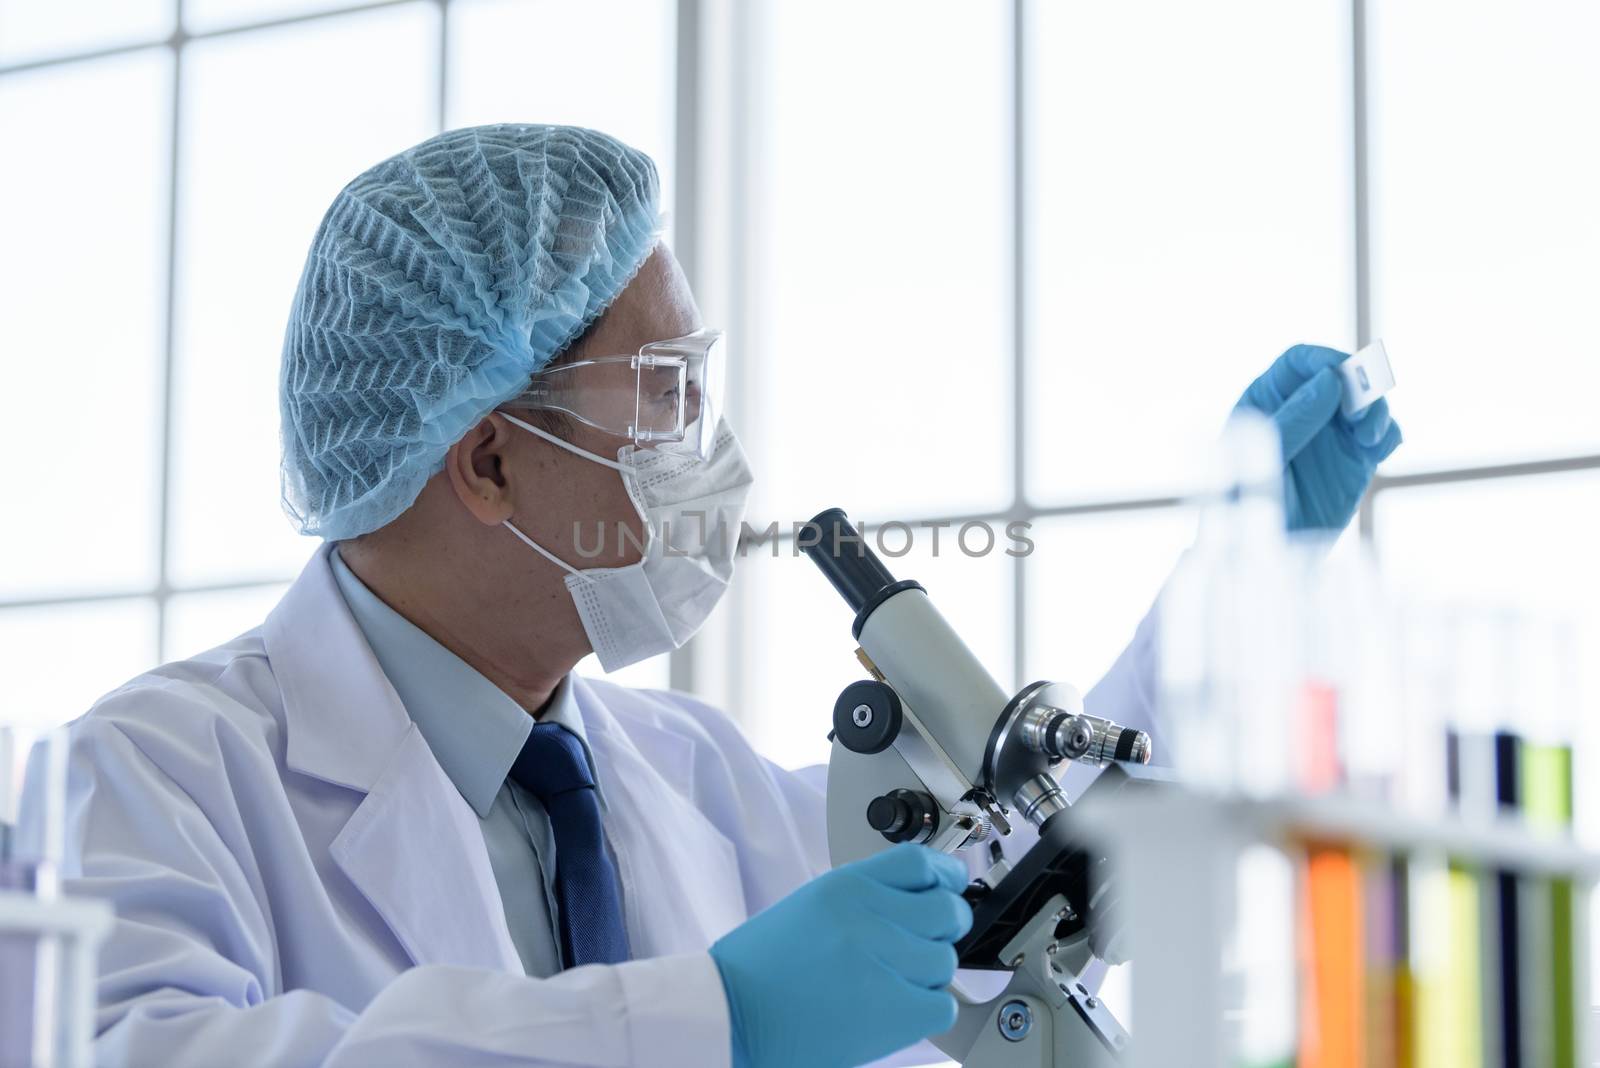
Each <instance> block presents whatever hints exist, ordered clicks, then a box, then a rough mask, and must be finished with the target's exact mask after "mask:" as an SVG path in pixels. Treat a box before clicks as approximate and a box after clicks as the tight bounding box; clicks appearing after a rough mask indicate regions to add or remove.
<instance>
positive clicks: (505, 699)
mask: <svg viewBox="0 0 1600 1068" xmlns="http://www.w3.org/2000/svg"><path fill="white" fill-rule="evenodd" d="M328 566H329V569H330V570H331V571H332V572H333V581H334V584H335V585H336V586H337V587H338V588H339V593H340V596H342V597H343V598H344V602H345V605H346V606H347V607H348V608H349V609H350V614H351V616H352V617H353V618H354V619H355V622H356V626H358V627H360V628H361V633H362V635H363V636H364V637H365V638H366V639H367V644H368V646H370V647H371V649H372V654H373V656H375V657H376V658H377V661H378V666H379V669H380V670H382V671H383V674H384V677H385V678H387V679H388V680H389V683H390V685H392V686H393V687H394V690H395V693H396V694H397V695H398V696H399V698H400V703H401V704H402V705H403V706H404V707H405V710H406V712H407V714H408V715H410V717H411V719H412V722H414V723H416V725H417V728H418V729H419V730H421V731H422V737H423V738H424V739H425V740H426V741H427V743H428V748H429V749H432V750H433V755H434V756H435V757H436V758H437V759H438V761H439V764H440V766H441V767H443V768H444V771H445V774H446V775H448V776H450V781H451V782H453V783H454V784H455V786H456V789H457V790H460V791H461V796H462V797H464V798H466V799H467V803H468V804H469V805H471V806H472V809H473V811H474V812H476V813H477V814H478V818H479V819H487V818H488V815H489V810H490V809H491V808H493V807H494V799H495V796H496V795H497V794H499V792H500V789H501V787H502V786H504V785H505V781H506V776H507V775H508V774H510V772H511V765H512V764H513V763H515V762H516V759H517V754H518V753H520V752H521V751H522V746H523V743H525V742H526V741H527V740H528V734H529V732H530V731H532V729H533V724H534V717H532V716H530V715H528V713H527V711H526V710H525V709H523V707H522V706H521V705H519V704H517V702H516V701H515V700H513V699H512V697H511V696H510V695H509V694H507V693H506V692H505V691H504V690H502V689H500V688H499V687H498V686H496V685H495V684H494V683H492V682H490V681H489V679H488V678H486V677H485V676H484V675H483V673H482V672H480V671H478V669H477V668H475V667H473V666H472V665H471V664H469V663H467V662H466V661H465V660H463V659H462V658H461V657H459V656H457V655H456V654H455V653H453V652H451V651H450V650H449V649H448V648H446V647H445V645H444V644H443V643H442V642H440V641H439V640H438V639H436V638H434V637H433V636H432V635H431V634H429V633H427V632H426V631H424V630H423V629H422V628H421V627H418V626H417V625H416V624H415V623H412V622H411V621H410V620H409V619H407V618H406V617H405V616H402V615H401V614H400V613H399V612H396V611H395V610H394V609H393V608H391V607H390V606H389V605H387V604H385V603H384V601H383V599H382V598H381V597H379V596H378V595H377V594H376V593H374V592H372V590H371V589H369V588H368V586H367V584H366V583H364V582H362V581H361V579H360V578H359V577H358V576H357V575H356V573H355V572H353V571H351V570H350V565H349V564H347V563H346V562H345V560H344V558H343V557H342V556H341V555H340V554H339V550H338V548H337V547H336V548H334V549H333V551H332V552H330V553H329V554H328ZM538 722H540V723H554V724H556V725H557V726H559V727H565V728H566V729H567V730H568V731H570V732H571V733H572V734H573V735H574V736H576V737H577V739H578V742H579V744H580V745H582V747H583V752H584V759H585V760H587V761H588V763H589V775H590V777H591V778H593V779H594V780H595V793H596V795H598V797H599V799H600V804H601V806H602V807H604V805H605V790H604V787H603V786H602V785H601V783H600V773H599V771H598V770H597V769H596V768H595V762H594V754H593V753H592V752H591V751H590V749H589V739H588V737H587V735H586V733H585V731H584V726H583V717H582V716H581V715H580V714H579V712H578V708H577V704H576V702H575V701H574V700H573V697H572V682H571V676H570V675H569V676H566V677H564V678H563V679H562V680H561V682H560V683H559V684H557V686H556V688H555V690H554V691H553V692H552V693H551V695H550V700H549V702H548V703H547V704H546V706H545V708H544V710H543V711H542V712H541V713H540V714H539V717H538Z"/></svg>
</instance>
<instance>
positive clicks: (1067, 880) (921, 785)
mask: <svg viewBox="0 0 1600 1068" xmlns="http://www.w3.org/2000/svg"><path fill="white" fill-rule="evenodd" d="M810 535H815V538H814V540H813V537H811V536H810ZM800 547H801V549H802V550H803V551H804V552H805V553H806V554H807V555H808V556H809V557H810V558H811V560H812V562H814V563H815V564H816V565H817V567H818V568H819V569H820V570H821V571H822V573H823V574H824V575H825V576H827V578H828V580H829V581H830V582H831V583H832V584H833V586H834V588H835V589H836V590H837V591H838V592H839V594H840V595H841V596H842V597H843V598H844V600H845V603H846V604H848V605H849V606H850V609H851V611H853V612H854V613H855V622H854V625H853V627H852V633H853V635H854V637H855V639H856V641H857V643H858V646H859V647H858V648H857V650H856V656H857V658H858V659H859V660H860V661H861V666H862V667H863V668H865V669H866V674H867V676H868V677H867V678H864V679H862V680H860V681H858V682H853V683H851V684H850V685H848V686H846V687H845V688H844V690H843V691H842V692H841V693H840V694H839V697H838V700H837V701H836V702H835V704H834V708H833V731H832V734H831V736H830V737H831V738H832V742H833V747H832V752H831V755H830V758H829V763H828V798H827V818H828V845H829V851H830V853H831V856H832V860H833V863H834V864H836V865H837V864H845V863H848V862H850V861H853V860H859V859H861V858H863V857H867V856H870V855H872V854H873V853H876V852H879V851H881V850H883V849H887V848H889V847H890V846H891V845H893V844H895V843H899V842H919V843H922V844H925V845H927V846H929V847H931V848H933V849H938V850H941V851H943V852H945V853H952V854H957V855H963V856H967V857H972V858H976V859H974V860H969V867H971V868H974V869H975V870H977V871H978V872H979V874H978V876H977V877H976V878H975V879H974V881H973V882H972V883H971V884H970V885H969V886H968V888H967V890H966V892H965V896H966V898H967V901H968V903H969V904H971V906H972V912H973V925H972V930H971V931H970V932H969V933H968V934H967V936H966V937H965V938H964V939H962V941H961V942H959V943H958V944H957V945H956V951H957V953H958V955H959V958H960V963H961V967H962V968H963V969H970V970H981V971H990V972H1008V973H1010V979H1009V982H1008V983H1007V984H1006V985H1005V987H1004V989H1003V990H1002V991H1001V992H1000V993H999V994H998V995H997V996H994V997H990V998H986V999H985V998H978V997H975V996H973V995H971V994H969V993H968V992H967V991H966V990H965V989H964V987H963V984H962V981H961V979H960V978H959V977H958V979H957V982H956V984H955V986H954V987H953V988H952V993H954V994H955V996H956V1000H957V1004H958V1006H959V1013H958V1016H957V1021H956V1025H955V1026H954V1027H953V1028H951V1029H950V1030H949V1031H947V1032H946V1033H944V1034H942V1035H937V1036H935V1037H934V1039H933V1041H934V1043H935V1045H937V1046H938V1047H939V1048H940V1049H941V1050H943V1051H944V1052H945V1053H946V1054H947V1055H948V1056H950V1057H952V1058H954V1059H956V1060H958V1061H960V1062H961V1063H962V1064H963V1065H964V1066H965V1068H999V1066H1002V1065H1003V1066H1006V1068H1017V1066H1023V1065H1026V1066H1037V1068H1110V1066H1114V1065H1117V1064H1119V1063H1120V1062H1121V1060H1122V1058H1121V1057H1120V1056H1119V1053H1120V1051H1121V1050H1122V1049H1123V1048H1124V1047H1125V1046H1126V1045H1127V1042H1128V1035H1127V1032H1125V1031H1124V1030H1123V1029H1122V1027H1121V1025H1120V1024H1119V1023H1118V1022H1117V1020H1116V1019H1115V1017H1113V1016H1112V1014H1111V1013H1110V1011H1109V1010H1108V1009H1107V1008H1106V1007H1105V1005H1104V1003H1102V1002H1101V1001H1100V1000H1099V999H1098V998H1097V997H1096V996H1095V994H1094V991H1093V989H1092V988H1091V985H1090V983H1089V982H1088V981H1087V974H1086V973H1087V972H1088V969H1089V968H1090V967H1091V965H1092V964H1093V962H1094V961H1095V960H1096V959H1099V960H1103V961H1105V962H1107V963H1109V964H1119V963H1122V961H1123V960H1125V959H1126V954H1125V944H1124V943H1125V940H1124V939H1123V937H1122V936H1121V934H1120V931H1121V928H1120V920H1119V917H1118V907H1117V906H1118V892H1117V884H1116V881H1115V879H1114V878H1112V877H1111V874H1110V872H1109V867H1110V865H1109V862H1108V860H1107V857H1106V855H1105V853H1104V851H1103V850H1101V849H1097V848H1096V847H1095V842H1097V841H1103V840H1104V828H1092V829H1091V828H1088V827H1086V826H1085V825H1084V824H1083V822H1082V820H1081V819H1078V818H1076V816H1077V814H1076V811H1075V807H1074V806H1069V804H1068V801H1067V798H1066V796H1065V794H1064V793H1063V792H1062V789H1061V786H1060V783H1059V782H1058V781H1057V777H1056V774H1055V772H1056V771H1057V769H1059V768H1061V767H1062V765H1064V764H1066V763H1067V762H1070V761H1076V762H1080V763H1086V764H1089V765H1092V766H1094V767H1098V768H1102V769H1103V770H1102V771H1101V773H1100V775H1099V777H1098V778H1096V779H1095V781H1094V782H1093V783H1092V784H1091V785H1090V786H1089V788H1088V790H1087V791H1086V792H1085V794H1084V799H1088V798H1090V797H1094V798H1096V799H1099V798H1101V797H1109V796H1113V795H1116V794H1118V793H1120V792H1123V791H1134V790H1144V789H1150V788H1153V787H1155V786H1156V785H1157V784H1160V783H1163V782H1164V781H1165V779H1164V777H1163V776H1162V775H1161V774H1160V773H1158V772H1157V771H1156V770H1155V769H1152V768H1149V767H1147V765H1148V763H1149V760H1150V756H1151V743H1150V737H1149V735H1147V734H1145V733H1144V732H1143V731H1138V730H1131V729H1128V728H1124V727H1121V726H1119V725H1118V724H1116V723H1112V722H1110V721H1108V720H1105V719H1100V718H1097V717H1095V716H1091V715H1088V714H1086V713H1085V712H1084V710H1083V701H1082V698H1081V697H1080V696H1079V695H1078V693H1077V691H1076V690H1074V689H1073V688H1072V687H1071V686H1068V685H1066V684H1064V683H1059V682H1035V683H1032V684H1030V685H1028V686H1025V687H1023V688H1022V689H1021V690H1020V691H1018V692H1017V693H1015V694H1008V693H1007V692H1006V691H1005V690H1004V689H1002V688H1001V687H1000V685H999V684H998V683H997V682H995V680H994V679H993V677H992V676H990V674H989V673H988V671H987V670H985V668H984V667H983V665H982V664H981V663H979V661H978V658H977V657H975V656H974V655H973V654H972V652H971V650H969V649H968V648H967V646H966V644H965V643H964V642H963V641H962V640H961V638H960V637H959V636H958V635H957V634H956V632H955V630H954V629H952V628H951V626H950V624H949V623H947V622H946V621H945V619H944V617H943V616H942V615H940V614H939V611H938V609H936V608H935V607H934V606H933V602H932V601H931V600H929V598H928V595H927V591H926V590H924V589H923V587H922V586H921V585H920V584H919V583H917V582H915V581H912V580H909V579H901V580H896V579H895V577H894V576H893V575H891V574H890V573H889V571H888V569H887V568H886V567H885V566H884V565H883V562H882V561H881V560H879V559H878V557H877V556H876V555H875V554H874V553H873V552H872V550H871V548H869V547H868V546H867V544H866V542H865V540H864V539H863V538H862V536H861V535H860V533H859V532H858V531H857V530H856V528H855V527H854V526H852V525H851V523H850V520H849V518H848V517H847V516H846V515H845V513H844V512H843V511H841V510H839V509H837V508H832V509H829V510H827V511H825V512H822V513H821V514H819V515H818V516H816V517H815V518H814V519H812V520H811V530H810V531H809V534H808V537H807V538H806V539H804V541H802V542H800ZM1100 811H1104V810H1103V809H1102V810H1100ZM1099 818H1101V817H1096V819H1099ZM1024 825H1028V826H1031V827H1033V828H1035V829H1036V830H1037V832H1038V839H1037V841H1036V842H1035V843H1034V844H1033V845H1032V846H1031V847H1028V848H1027V849H1026V851H1025V852H1022V853H1021V855H1020V856H1014V857H1013V858H1011V859H1010V860H1008V859H1007V857H1006V850H1005V849H1004V848H1003V843H1005V842H1006V841H1007V840H1011V841H1018V840H1020V839H1021V838H1024V837H1026V836H1025V835H1022V834H1020V833H1019V832H1020V831H1021V828H1022V827H1023V826H1024ZM1091 831H1092V832H1098V833H1091ZM1013 835H1017V838H1012V836H1013ZM1013 852H1014V851H1013Z"/></svg>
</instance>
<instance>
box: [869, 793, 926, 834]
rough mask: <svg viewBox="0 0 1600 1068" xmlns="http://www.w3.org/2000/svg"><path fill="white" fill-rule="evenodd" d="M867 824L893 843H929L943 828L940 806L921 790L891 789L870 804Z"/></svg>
mask: <svg viewBox="0 0 1600 1068" xmlns="http://www.w3.org/2000/svg"><path fill="white" fill-rule="evenodd" d="M867 823H868V824H870V825H871V827H872V829H873V830H875V831H877V832H878V833H879V834H881V835H883V836H884V838H886V839H888V840H889V841H891V842H926V841H927V840H928V839H930V838H932V837H933V835H934V832H936V831H938V829H939V806H938V805H936V804H934V801H933V798H931V797H929V796H928V795H927V794H925V793H922V792H921V791H918V790H890V791H889V792H888V793H886V794H884V795H883V796H882V797H874V798H873V799H872V800H871V801H870V802H868V804H867Z"/></svg>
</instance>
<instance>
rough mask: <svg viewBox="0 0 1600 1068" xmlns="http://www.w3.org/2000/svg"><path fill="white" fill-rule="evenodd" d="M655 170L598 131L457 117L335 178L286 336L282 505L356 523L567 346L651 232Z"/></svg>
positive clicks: (624, 279)
mask: <svg viewBox="0 0 1600 1068" xmlns="http://www.w3.org/2000/svg"><path fill="white" fill-rule="evenodd" d="M659 221H660V220H659V214H658V209H657V186H656V171H655V165H654V164H653V163H651V161H650V158H649V157H648V156H646V155H645V154H644V153H642V152H639V151H637V150H635V149H632V148H629V147H628V146H627V145H624V144H623V143H622V142H620V141H617V140H616V139H614V138H611V137H607V136H606V135H605V134H602V133H596V132H595V131H593V130H583V129H577V128H574V127H569V126H529V125H521V124H514V125H502V126H480V127H475V128H471V129H464V130H452V131H450V132H448V133H444V134H440V135H439V136H438V137H435V138H432V139H431V140H428V141H424V142H423V143H422V144H420V145H417V146H416V147H415V148H412V149H408V150H407V151H405V152H402V153H400V155H398V156H395V157H394V158H393V159H388V160H385V161H384V162H382V163H380V164H378V165H377V166H375V167H373V168H372V169H371V170H369V171H367V172H366V173H365V174H363V175H361V176H360V177H359V178H357V179H356V180H355V181H353V182H351V183H350V184H349V185H347V186H345V187H344V189H342V190H340V192H339V195H338V196H337V197H336V198H335V199H334V202H333V206H332V207H330V208H329V209H328V212H327V214H326V215H324V216H323V219H322V224H321V226H319V227H318V228H317V234H316V237H315V238H314V239H313V240H312V242H311V252H310V254H309V255H308V256H307V257H306V266H305V271H304V273H303V274H302V275H301V276H300V286H299V288H298V289H297V290H296V292H295V296H294V304H293V307H292V308H291V310H290V314H289V329H288V332H287V335H286V336H285V338H284V343H283V367H282V372H281V376H280V380H279V386H280V389H279V393H280V396H279V403H280V406H281V408H282V415H283V468H282V487H283V503H284V509H285V511H287V512H288V513H289V515H290V517H291V518H292V519H293V520H294V521H295V523H296V525H297V526H298V527H299V528H300V531H301V533H304V534H313V535H320V536H322V537H324V538H330V539H337V538H352V537H356V536H357V535H360V534H365V533H367V532H368V531H372V530H376V529H378V528H379V527H381V526H383V525H384V524H385V523H388V522H389V521H390V520H391V519H393V518H395V517H396V516H397V515H399V514H400V513H401V512H403V511H405V510H406V509H407V508H409V507H410V506H411V502H412V501H414V500H416V497H417V494H418V493H419V492H421V490H422V485H423V483H425V482H426V481H427V480H428V479H429V478H430V477H431V476H432V475H433V474H434V473H435V472H437V471H439V470H440V469H441V467H442V466H443V463H444V456H445V453H446V452H447V451H448V450H449V448H450V446H451V445H452V444H454V443H455V442H456V441H458V440H460V438H461V437H462V435H464V434H465V433H466V432H467V431H468V430H469V429H471V428H472V426H473V425H474V424H476V423H477V422H478V421H479V420H481V419H482V418H483V417H484V416H485V415H486V414H488V413H489V412H490V411H491V410H493V409H494V407H495V406H496V405H498V404H501V403H502V402H504V401H506V400H508V399H509V398H511V397H513V396H515V395H516V394H517V393H519V392H521V391H522V390H524V389H526V388H527V386H528V379H529V376H530V375H532V374H533V373H534V372H535V371H537V370H539V369H540V368H541V367H543V366H544V365H545V364H547V363H549V362H550V360H551V359H553V358H554V357H555V356H557V355H558V354H559V353H560V352H561V351H562V350H563V349H565V348H566V347H567V346H568V345H569V344H571V343H572V342H573V341H574V340H575V339H576V338H577V337H578V336H579V335H580V334H582V333H583V332H584V330H585V329H587V328H588V326H589V325H590V324H591V323H592V322H594V320H595V319H596V318H598V317H599V315H600V313H601V312H603V311H605V309H606V308H607V307H608V306H610V304H611V302H612V301H613V300H615V299H616V298H617V295H618V294H619V293H621V292H622V290H623V287H625V286H626V285H627V284H628V282H629V281H631V280H632V278H633V276H634V275H635V274H636V273H637V272H638V270H639V268H640V266H641V265H643V263H644V261H645V259H646V257H648V256H649V254H650V252H651V250H652V249H653V248H654V246H655V242H656V239H657V237H658V233H659Z"/></svg>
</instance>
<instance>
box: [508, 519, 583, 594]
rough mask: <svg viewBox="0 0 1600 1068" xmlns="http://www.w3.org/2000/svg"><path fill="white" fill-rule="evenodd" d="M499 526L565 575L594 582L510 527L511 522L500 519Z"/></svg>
mask: <svg viewBox="0 0 1600 1068" xmlns="http://www.w3.org/2000/svg"><path fill="white" fill-rule="evenodd" d="M500 525H501V526H503V527H505V528H506V529H507V530H509V531H511V533H513V534H515V535H516V536H517V537H519V538H521V539H522V542H523V544H524V545H526V546H527V547H528V548H530V549H532V550H533V551H534V552H536V553H538V554H539V555H540V556H542V557H544V558H545V559H546V560H548V561H550V562H551V563H552V564H555V565H556V566H557V567H559V568H561V570H563V571H565V572H566V573H567V574H569V575H574V576H576V577H578V578H580V579H583V580H584V581H585V582H593V581H594V580H593V579H591V578H590V577H589V576H588V575H585V574H584V573H583V572H582V571H579V570H578V569H577V568H575V567H573V566H572V565H571V564H569V563H567V562H566V561H565V560H563V559H561V557H559V556H557V555H556V554H555V553H553V552H551V551H550V550H549V549H546V548H545V547H544V546H543V545H540V544H539V543H538V542H536V541H534V540H533V539H532V538H530V537H528V536H527V535H526V534H524V533H523V532H522V531H520V530H518V529H517V528H516V527H514V526H512V525H511V520H509V519H502V520H500Z"/></svg>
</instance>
